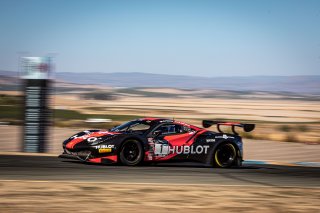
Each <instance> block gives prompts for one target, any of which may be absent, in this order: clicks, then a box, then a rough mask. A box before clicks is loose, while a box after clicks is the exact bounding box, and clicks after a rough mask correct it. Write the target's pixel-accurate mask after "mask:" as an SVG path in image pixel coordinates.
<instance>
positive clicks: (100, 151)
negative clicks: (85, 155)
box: [99, 148, 112, 153]
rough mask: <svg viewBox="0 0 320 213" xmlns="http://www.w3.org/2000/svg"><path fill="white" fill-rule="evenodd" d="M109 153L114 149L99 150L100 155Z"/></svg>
mask: <svg viewBox="0 0 320 213" xmlns="http://www.w3.org/2000/svg"><path fill="white" fill-rule="evenodd" d="M107 152H112V149H111V148H103V149H99V153H107Z"/></svg>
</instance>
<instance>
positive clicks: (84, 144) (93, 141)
mask: <svg viewBox="0 0 320 213" xmlns="http://www.w3.org/2000/svg"><path fill="white" fill-rule="evenodd" d="M212 125H217V129H218V131H217V132H214V131H209V130H207V129H205V128H208V127H210V126H212ZM221 125H226V126H231V128H232V132H233V134H227V133H224V132H223V131H222V130H221V128H220V126H221ZM203 127H204V128H199V127H197V126H193V125H189V124H187V123H184V122H179V121H176V120H171V119H164V118H142V119H137V120H133V121H129V122H126V123H124V124H122V125H120V126H116V127H114V128H112V129H110V130H108V131H107V130H86V131H83V132H79V133H77V134H75V135H73V136H72V137H70V138H68V139H67V140H65V141H64V142H63V150H64V152H63V154H62V155H60V157H65V158H70V157H71V158H77V159H79V160H81V161H85V162H92V163H107V164H109V163H121V164H123V165H128V166H135V165H139V164H142V163H144V162H152V163H156V162H164V161H196V162H203V163H205V164H209V165H211V166H216V167H232V166H241V165H242V156H243V148H242V139H241V137H240V136H239V135H238V133H237V132H236V130H235V127H241V128H243V129H244V131H246V132H250V131H252V130H253V129H254V127H255V125H254V124H242V123H233V122H219V121H210V120H204V121H203Z"/></svg>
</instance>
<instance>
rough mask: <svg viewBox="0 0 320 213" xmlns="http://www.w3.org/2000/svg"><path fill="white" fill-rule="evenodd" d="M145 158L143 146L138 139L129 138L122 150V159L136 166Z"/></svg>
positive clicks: (125, 162) (125, 163)
mask: <svg viewBox="0 0 320 213" xmlns="http://www.w3.org/2000/svg"><path fill="white" fill-rule="evenodd" d="M142 159H143V147H142V145H141V143H140V142H139V141H137V140H134V139H132V140H127V141H125V142H124V143H123V145H122V148H121V150H120V161H121V163H123V164H124V165H127V166H135V165H138V164H139V163H141V161H142Z"/></svg>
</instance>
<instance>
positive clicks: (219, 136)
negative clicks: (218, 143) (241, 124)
mask: <svg viewBox="0 0 320 213" xmlns="http://www.w3.org/2000/svg"><path fill="white" fill-rule="evenodd" d="M215 138H223V139H228V138H234V137H232V136H228V135H226V134H223V135H222V136H221V135H218V136H216V137H215Z"/></svg>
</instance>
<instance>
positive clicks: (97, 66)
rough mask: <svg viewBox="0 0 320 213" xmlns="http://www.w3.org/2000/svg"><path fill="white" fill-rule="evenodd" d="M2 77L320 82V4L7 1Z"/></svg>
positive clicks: (1, 9) (0, 45)
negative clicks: (46, 74) (47, 72)
mask: <svg viewBox="0 0 320 213" xmlns="http://www.w3.org/2000/svg"><path fill="white" fill-rule="evenodd" d="M0 29H1V31H0V70H17V67H18V56H19V52H20V54H21V52H28V54H26V53H24V54H23V55H27V56H43V55H46V54H47V53H55V54H56V58H55V64H56V71H57V72H62V71H67V72H148V73H165V74H179V75H180V74H186V75H197V76H250V75H303V74H307V75H315V74H316V75H317V74H320V0H318V1H317V0H315V1H310V0H300V1H294V0H288V1H284V0H282V1H281V0H275V1H272V0H265V1H263V0H252V1H244V0H243V1H241V0H235V1H226V0H224V1H214V0H212V1H204V0H203V1H202V0H194V1H187V0H184V1H174V0H170V1H165V0H158V1H155V0H146V1H135V0H130V1H121V0H115V1H107V0H101V1H95V0H87V1H80V0H73V1H72V0H63V1H61V0H39V1H32V0H19V1H16V0H0Z"/></svg>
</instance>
